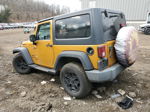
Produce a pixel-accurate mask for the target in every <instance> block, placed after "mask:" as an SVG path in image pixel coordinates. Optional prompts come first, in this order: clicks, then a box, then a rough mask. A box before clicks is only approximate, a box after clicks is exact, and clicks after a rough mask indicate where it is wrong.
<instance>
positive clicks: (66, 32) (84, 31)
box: [55, 15, 91, 39]
mask: <svg viewBox="0 0 150 112" xmlns="http://www.w3.org/2000/svg"><path fill="white" fill-rule="evenodd" d="M55 25H56V30H55V34H56V38H57V39H70V38H87V37H89V36H90V34H91V23H90V16H89V15H81V16H74V17H70V18H65V19H61V20H57V21H56V24H55Z"/></svg>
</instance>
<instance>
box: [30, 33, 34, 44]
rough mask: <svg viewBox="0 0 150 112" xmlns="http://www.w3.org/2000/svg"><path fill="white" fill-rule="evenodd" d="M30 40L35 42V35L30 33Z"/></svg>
mask: <svg viewBox="0 0 150 112" xmlns="http://www.w3.org/2000/svg"><path fill="white" fill-rule="evenodd" d="M29 38H30V41H31V42H33V44H35V41H36V37H35V35H30V37H29Z"/></svg>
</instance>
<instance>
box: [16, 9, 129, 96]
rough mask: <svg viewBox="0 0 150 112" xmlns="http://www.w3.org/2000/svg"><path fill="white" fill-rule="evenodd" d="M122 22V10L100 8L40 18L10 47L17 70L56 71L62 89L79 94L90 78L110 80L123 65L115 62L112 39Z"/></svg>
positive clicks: (88, 87)
mask: <svg viewBox="0 0 150 112" xmlns="http://www.w3.org/2000/svg"><path fill="white" fill-rule="evenodd" d="M125 25H126V21H125V16H124V14H123V13H122V12H118V11H113V10H106V9H101V8H93V9H87V10H83V11H79V12H74V13H71V14H65V15H60V16H56V17H52V18H47V19H44V20H41V21H39V22H38V23H37V26H36V28H35V31H34V34H33V35H31V36H30V40H29V41H26V42H23V43H22V45H21V46H20V47H18V48H15V49H14V50H13V53H17V55H16V56H15V57H14V59H13V66H14V68H15V70H16V71H17V72H18V73H20V74H26V73H30V72H31V70H32V69H33V68H34V69H38V70H42V71H45V72H50V73H53V74H60V81H61V84H62V86H63V87H64V89H65V91H66V92H67V93H68V94H69V95H71V96H74V97H76V98H83V97H85V96H87V95H88V94H89V93H90V91H91V88H92V86H91V83H92V82H105V81H112V80H114V79H115V78H116V77H117V75H118V74H119V73H120V72H121V71H123V70H124V69H125V68H124V67H123V66H122V65H120V64H118V62H117V59H116V55H115V50H114V43H115V39H116V36H117V33H118V31H119V29H120V28H121V27H123V26H125Z"/></svg>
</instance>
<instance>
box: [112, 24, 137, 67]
mask: <svg viewBox="0 0 150 112" xmlns="http://www.w3.org/2000/svg"><path fill="white" fill-rule="evenodd" d="M114 47H115V50H116V56H117V59H118V62H119V63H120V64H121V65H123V66H124V67H129V66H131V65H132V64H133V63H134V62H135V61H136V57H137V48H138V34H137V30H136V29H135V28H134V27H133V26H126V27H122V28H121V29H120V30H119V32H118V34H117V38H116V42H115V45H114Z"/></svg>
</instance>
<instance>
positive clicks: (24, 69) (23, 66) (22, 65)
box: [13, 53, 31, 74]
mask: <svg viewBox="0 0 150 112" xmlns="http://www.w3.org/2000/svg"><path fill="white" fill-rule="evenodd" d="M13 66H14V68H15V70H16V71H17V72H18V73H20V74H28V73H30V72H31V68H30V67H29V66H28V64H27V63H26V62H25V60H24V58H23V56H22V55H21V54H20V53H19V54H17V55H16V56H15V57H14V59H13Z"/></svg>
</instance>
